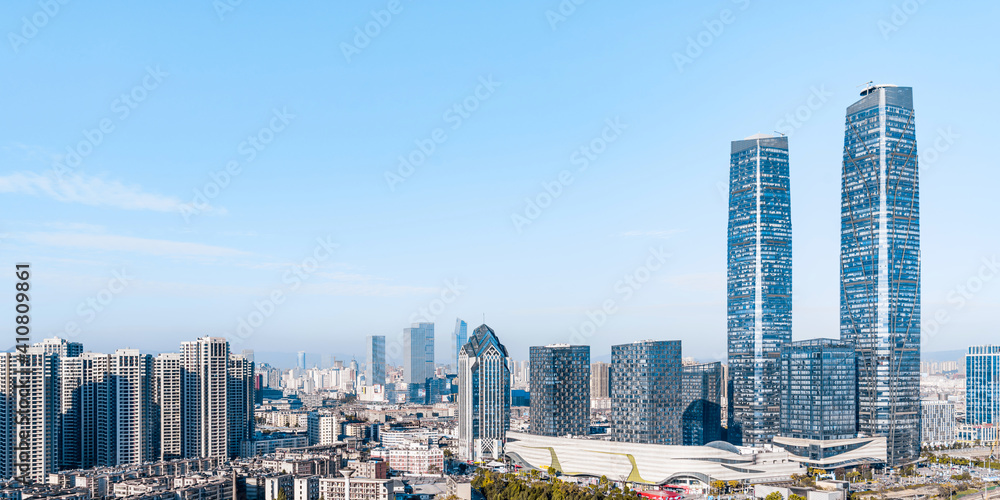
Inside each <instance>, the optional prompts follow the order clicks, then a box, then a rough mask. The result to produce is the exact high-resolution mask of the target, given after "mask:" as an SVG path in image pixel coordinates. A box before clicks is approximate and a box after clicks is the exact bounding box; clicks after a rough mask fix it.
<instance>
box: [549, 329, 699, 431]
mask: <svg viewBox="0 0 1000 500" xmlns="http://www.w3.org/2000/svg"><path fill="white" fill-rule="evenodd" d="M611 370H612V372H613V373H614V376H613V377H612V378H611V418H612V435H611V436H612V439H613V440H614V441H622V442H629V443H649V444H670V445H679V444H681V443H682V442H683V436H682V432H681V414H682V412H683V410H682V408H681V404H682V401H681V392H680V390H679V388H680V387H681V342H680V341H679V340H672V341H653V340H644V341H640V342H633V343H631V344H622V345H615V346H611ZM531 378H532V380H534V378H535V375H534V374H533V375H532V377H531ZM532 399H534V395H532Z"/></svg>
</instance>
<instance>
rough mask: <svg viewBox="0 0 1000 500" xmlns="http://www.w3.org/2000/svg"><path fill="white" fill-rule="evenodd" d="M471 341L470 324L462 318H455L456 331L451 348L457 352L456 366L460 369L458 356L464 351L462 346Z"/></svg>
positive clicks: (453, 334) (452, 337)
mask: <svg viewBox="0 0 1000 500" xmlns="http://www.w3.org/2000/svg"><path fill="white" fill-rule="evenodd" d="M468 341H469V325H468V324H467V323H466V322H464V321H462V319H461V318H455V332H454V333H452V334H451V350H452V352H454V353H455V359H453V360H452V362H454V364H455V365H454V368H455V369H456V370H458V356H459V354H461V353H462V348H463V347H465V343H466V342H468Z"/></svg>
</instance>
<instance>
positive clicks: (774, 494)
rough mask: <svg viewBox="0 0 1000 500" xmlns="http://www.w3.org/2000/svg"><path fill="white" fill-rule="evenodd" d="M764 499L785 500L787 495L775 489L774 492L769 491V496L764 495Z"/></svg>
mask: <svg viewBox="0 0 1000 500" xmlns="http://www.w3.org/2000/svg"><path fill="white" fill-rule="evenodd" d="M764 500H785V497H783V496H781V493H778V492H777V491H774V492H771V493H768V494H767V496H766V497H764ZM789 500H791V499H789Z"/></svg>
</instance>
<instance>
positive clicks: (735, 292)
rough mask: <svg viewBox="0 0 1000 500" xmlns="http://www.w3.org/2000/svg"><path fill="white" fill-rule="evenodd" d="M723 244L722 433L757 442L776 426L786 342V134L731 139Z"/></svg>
mask: <svg viewBox="0 0 1000 500" xmlns="http://www.w3.org/2000/svg"><path fill="white" fill-rule="evenodd" d="M727 243H728V244H727V246H728V273H727V299H728V300H727V330H728V344H729V369H730V377H731V378H732V391H731V393H730V395H729V398H730V399H729V405H730V409H731V411H730V412H728V418H729V433H728V436H729V440H730V441H731V442H733V443H734V444H741V445H747V446H760V445H763V444H767V443H770V442H771V438H773V437H774V435H775V433H777V431H778V398H779V394H778V380H777V363H778V355H779V352H780V350H781V346H782V345H783V344H785V343H786V342H789V341H791V340H792V218H791V197H790V194H789V181H788V138H787V137H784V136H782V137H772V136H767V135H760V134H758V135H754V136H751V137H748V138H746V139H744V140H742V141H733V142H732V150H731V155H730V173H729V232H728V242H727Z"/></svg>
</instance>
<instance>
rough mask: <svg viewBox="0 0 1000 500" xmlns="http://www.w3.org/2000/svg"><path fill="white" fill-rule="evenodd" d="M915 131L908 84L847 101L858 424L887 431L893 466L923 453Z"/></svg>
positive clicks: (845, 292) (845, 290)
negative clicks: (921, 435)
mask: <svg viewBox="0 0 1000 500" xmlns="http://www.w3.org/2000/svg"><path fill="white" fill-rule="evenodd" d="M915 130H916V129H915V126H914V112H913V90H912V89H911V88H910V87H897V86H895V85H870V86H868V87H867V88H865V90H864V91H862V92H861V98H860V99H859V100H858V101H857V102H855V103H854V104H851V105H850V106H849V107H848V108H847V121H846V127H845V132H844V161H843V169H842V176H843V179H842V182H841V205H840V206H841V231H840V292H841V293H840V338H841V339H842V340H845V341H848V342H851V343H852V344H853V345H854V347H855V349H856V350H857V366H858V430H859V431H860V432H861V433H863V434H864V435H866V436H885V437H886V441H887V447H888V455H889V463H890V464H891V465H895V464H900V463H906V462H909V461H912V460H916V459H917V458H919V455H920V204H919V192H918V166H917V140H916V132H915ZM734 375H735V374H734Z"/></svg>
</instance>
